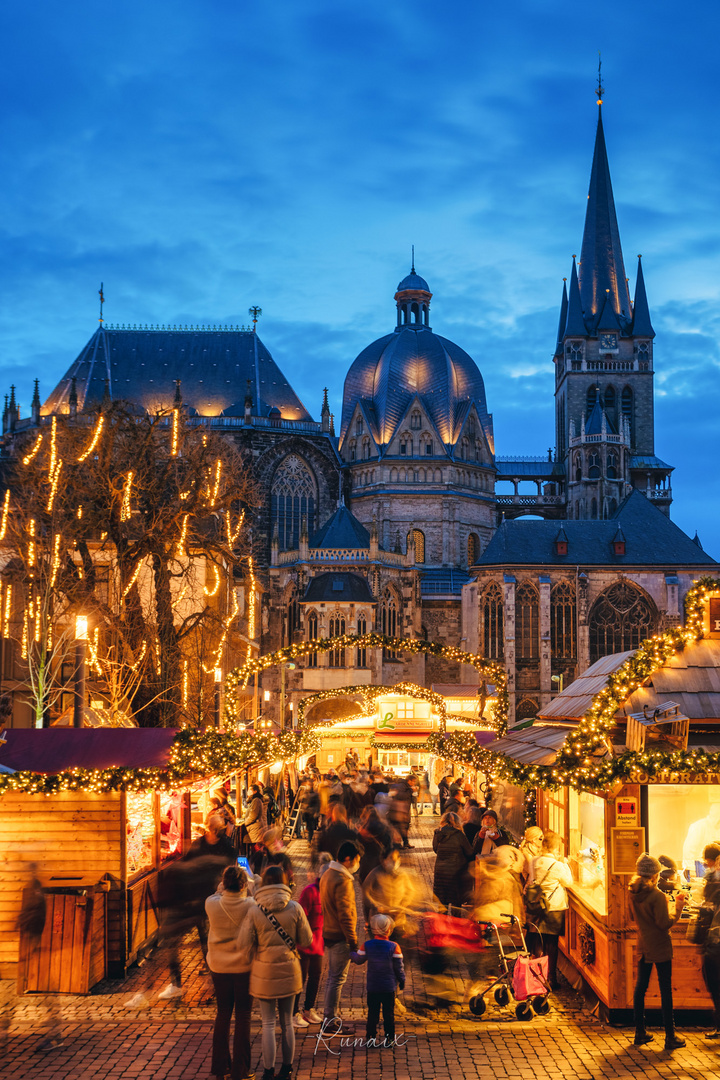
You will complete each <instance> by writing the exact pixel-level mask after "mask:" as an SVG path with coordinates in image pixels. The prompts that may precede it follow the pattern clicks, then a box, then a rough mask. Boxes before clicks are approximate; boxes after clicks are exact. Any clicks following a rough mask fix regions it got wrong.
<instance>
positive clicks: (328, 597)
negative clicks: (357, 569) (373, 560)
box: [303, 573, 375, 604]
mask: <svg viewBox="0 0 720 1080" xmlns="http://www.w3.org/2000/svg"><path fill="white" fill-rule="evenodd" d="M322 602H325V603H336V604H340V603H345V604H347V603H355V604H374V603H375V598H374V597H373V594H372V593H371V592H370V586H369V585H368V583H367V581H366V580H365V578H364V577H360V575H359V574H335V573H327V574H318V575H317V577H314V578H313V579H312V580H311V581H310V582H309V583H308V587H307V589H306V591H305V596H304V597H303V603H305V604H319V603H322Z"/></svg>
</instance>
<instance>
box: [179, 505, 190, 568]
mask: <svg viewBox="0 0 720 1080" xmlns="http://www.w3.org/2000/svg"><path fill="white" fill-rule="evenodd" d="M189 517H190V515H189V514H183V519H182V525H181V526H180V539H179V540H178V542H177V555H178V558H179V559H182V558H183V557H184V555H185V541H186V540H187V530H188V518H189Z"/></svg>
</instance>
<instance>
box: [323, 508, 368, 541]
mask: <svg viewBox="0 0 720 1080" xmlns="http://www.w3.org/2000/svg"><path fill="white" fill-rule="evenodd" d="M310 547H311V548H369V547H370V533H369V532H368V531H367V529H366V528H365V526H364V525H363V524H362V522H360V521H358V519H357V518H356V517H355V515H354V514H351V513H350V511H349V510H348V508H347V507H346V506H339V507H338V509H337V510H336V511H335V513H334V514H333V516H332V517H331V518H330V519H329V521H326V522H325V524H324V525H323V526H322V528H320V529H318V531H317V532H316V533H315V535H314V536H312V537H311V539H310Z"/></svg>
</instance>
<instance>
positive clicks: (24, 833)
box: [0, 791, 126, 979]
mask: <svg viewBox="0 0 720 1080" xmlns="http://www.w3.org/2000/svg"><path fill="white" fill-rule="evenodd" d="M123 808H124V796H122V795H121V794H120V793H118V792H111V793H109V794H106V795H94V794H89V793H86V792H70V791H63V792H59V793H58V794H56V795H53V796H52V797H50V798H48V797H46V796H44V795H31V794H24V793H9V794H6V795H3V796H2V797H0V978H3V979H15V978H16V977H17V964H18V949H19V940H20V938H19V933H18V930H17V918H18V914H19V912H20V908H21V904H22V890H23V889H24V888H25V886H26V885H27V884H28V882H29V878H30V870H29V864H30V863H33V862H34V863H37V866H38V873H39V874H40V875H41V876H42V877H43V878H46V877H47V876H48V875H53V874H57V875H62V876H64V877H65V876H67V875H68V874H78V875H79V876H81V877H83V878H93V879H94V880H96V881H99V880H100V879H101V878H102V877H103V876H104V875H106V874H109V875H110V876H111V880H112V884H111V889H110V892H109V893H108V894H107V920H108V965H109V972H110V974H113V973H114V972H113V968H114V969H115V972H117V970H118V967H119V966H122V968H123V971H124V959H125V952H126V928H125V892H124V884H123V881H124V877H125V863H124V854H125V816H124V809H123Z"/></svg>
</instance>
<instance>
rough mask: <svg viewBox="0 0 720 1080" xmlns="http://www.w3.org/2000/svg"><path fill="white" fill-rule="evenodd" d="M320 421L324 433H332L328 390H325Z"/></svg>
mask: <svg viewBox="0 0 720 1080" xmlns="http://www.w3.org/2000/svg"><path fill="white" fill-rule="evenodd" d="M320 420H321V422H322V429H323V431H326V432H328V433H329V432H330V402H329V401H328V388H327V386H326V387H325V389H324V390H323V403H322V409H321V411H320Z"/></svg>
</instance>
